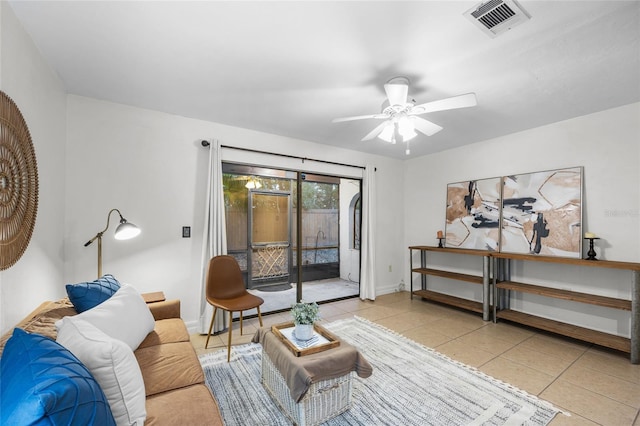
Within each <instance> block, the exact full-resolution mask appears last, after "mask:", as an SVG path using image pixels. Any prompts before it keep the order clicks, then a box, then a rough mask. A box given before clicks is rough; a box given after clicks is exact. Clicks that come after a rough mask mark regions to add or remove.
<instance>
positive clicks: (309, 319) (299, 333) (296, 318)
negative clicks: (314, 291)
mask: <svg viewBox="0 0 640 426" xmlns="http://www.w3.org/2000/svg"><path fill="white" fill-rule="evenodd" d="M291 315H292V316H293V323H294V324H295V325H296V328H295V330H294V332H293V333H294V335H295V338H296V339H298V340H309V339H311V338H312V337H313V323H314V322H316V321H317V320H319V319H320V307H319V306H318V304H317V303H316V302H313V303H308V302H304V301H302V302H299V303H294V304H293V305H291Z"/></svg>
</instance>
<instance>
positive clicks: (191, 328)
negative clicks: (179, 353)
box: [184, 320, 200, 334]
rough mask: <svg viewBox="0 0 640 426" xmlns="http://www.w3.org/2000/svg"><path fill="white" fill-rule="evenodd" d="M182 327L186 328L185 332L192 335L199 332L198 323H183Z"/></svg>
mask: <svg viewBox="0 0 640 426" xmlns="http://www.w3.org/2000/svg"><path fill="white" fill-rule="evenodd" d="M184 325H186V326H187V331H188V332H189V334H193V333H199V332H200V330H199V329H198V328H199V327H198V321H197V320H196V321H188V322H187V321H185V323H184Z"/></svg>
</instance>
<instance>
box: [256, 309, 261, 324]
mask: <svg viewBox="0 0 640 426" xmlns="http://www.w3.org/2000/svg"><path fill="white" fill-rule="evenodd" d="M256 309H258V321H260V327H262V315H260V306H256Z"/></svg>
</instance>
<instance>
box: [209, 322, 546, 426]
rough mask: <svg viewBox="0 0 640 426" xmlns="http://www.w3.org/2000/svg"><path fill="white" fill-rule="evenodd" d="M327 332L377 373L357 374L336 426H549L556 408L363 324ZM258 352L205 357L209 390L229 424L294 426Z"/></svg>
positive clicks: (332, 423) (255, 348) (332, 424)
mask: <svg viewBox="0 0 640 426" xmlns="http://www.w3.org/2000/svg"><path fill="white" fill-rule="evenodd" d="M325 327H326V328H327V329H329V330H330V331H332V332H333V333H335V334H337V335H338V336H339V337H340V338H341V339H344V340H345V341H347V342H349V343H351V344H352V345H354V346H355V347H357V348H358V349H359V350H360V352H361V353H362V354H364V356H365V357H366V358H367V360H368V361H369V362H370V363H371V365H372V366H373V375H372V376H371V377H369V378H366V379H361V378H359V377H358V376H357V375H354V378H353V380H354V383H353V405H352V407H351V409H350V410H348V411H347V412H345V413H343V414H341V415H339V416H337V417H334V418H333V419H331V420H329V421H327V422H326V423H324V424H325V425H328V426H337V425H546V424H548V423H549V422H550V421H551V420H552V419H553V417H554V416H555V415H556V414H558V412H559V410H558V409H556V408H555V407H553V406H552V405H551V404H550V403H548V402H546V401H543V400H540V399H538V398H537V397H535V396H532V395H529V394H527V393H525V392H524V391H521V390H519V389H516V388H514V387H513V386H511V385H509V384H506V383H504V382H501V381H498V380H496V379H494V378H492V377H490V376H487V375H486V374H484V373H482V372H480V371H479V370H477V369H475V368H472V367H469V366H467V365H464V364H461V363H459V362H456V361H453V360H451V359H450V358H448V357H446V356H444V355H442V354H440V353H438V352H436V351H434V350H432V349H429V348H427V347H425V346H423V345H421V344H418V343H416V342H414V341H412V340H409V339H407V338H405V337H403V336H401V335H399V334H397V333H395V332H393V331H391V330H388V329H386V328H384V327H381V326H379V325H377V324H374V323H372V322H370V321H367V320H365V319H362V318H358V317H354V318H349V319H344V320H338V321H335V322H332V323H329V324H326V325H325ZM261 351H262V349H261V347H260V345H259V344H253V343H252V344H248V345H242V346H235V347H233V348H232V353H231V362H230V363H227V351H226V349H223V350H220V351H217V352H213V353H209V354H205V355H202V356H201V357H200V362H201V364H202V367H203V369H204V372H205V379H206V383H207V386H208V387H209V389H211V391H212V392H213V394H214V396H215V397H216V399H217V400H218V404H219V405H220V411H221V413H222V417H223V418H224V421H225V423H226V424H227V425H242V426H244V425H290V424H291V423H290V422H289V421H288V420H287V418H286V416H285V415H284V414H282V413H281V412H280V410H279V409H278V406H277V405H276V404H275V403H274V402H273V401H272V399H271V397H270V396H269V394H268V393H267V392H266V391H265V390H264V388H263V387H262V385H261V384H260V369H261Z"/></svg>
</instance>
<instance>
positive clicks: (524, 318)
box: [491, 253, 640, 364]
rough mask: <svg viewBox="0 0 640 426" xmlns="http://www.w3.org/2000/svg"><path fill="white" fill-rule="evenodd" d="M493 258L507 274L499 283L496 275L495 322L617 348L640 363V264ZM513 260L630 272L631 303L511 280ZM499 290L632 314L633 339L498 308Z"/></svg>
mask: <svg viewBox="0 0 640 426" xmlns="http://www.w3.org/2000/svg"><path fill="white" fill-rule="evenodd" d="M491 257H492V258H493V259H494V260H495V261H496V262H500V261H502V262H507V263H506V264H504V265H503V266H502V268H503V269H504V270H506V271H507V273H506V275H505V277H504V279H503V280H498V279H497V277H496V275H497V274H494V277H493V300H494V301H495V303H494V305H493V320H494V321H497V320H498V318H502V319H505V320H508V321H512V322H517V323H519V324H524V325H528V326H531V327H535V328H539V329H541V330H546V331H550V332H552V333H557V334H562V335H564V336H567V337H571V338H574V339H578V340H583V341H587V342H591V343H595V344H597V345H600V346H605V347H608V348H612V349H617V350H619V351H623V352H627V353H629V354H630V360H631V363H632V364H640V263H632V262H615V261H611V260H584V259H571V258H562V257H549V256H535V255H527V254H509V253H492V254H491ZM511 261H523V262H546V263H559V264H564V265H575V266H580V267H591V268H609V269H621V270H629V271H630V272H631V280H630V281H631V286H632V287H631V288H632V290H631V300H628V299H619V298H614V297H606V296H599V295H594V294H588V293H581V292H576V291H571V290H562V289H558V288H552V287H545V286H541V285H534V284H527V283H521V282H516V281H511V277H510V274H509V271H510V269H511V268H510V263H511ZM493 267H494V270H497V269H498V268H497V266H496V265H494V266H493ZM500 289H503V290H505V291H517V292H521V293H529V294H536V295H539V296H544V297H552V298H556V299H564V300H570V301H573V302H578V303H586V304H591V305H596V306H604V307H607V308H612V309H620V310H625V311H630V312H631V336H630V338H626V337H622V336H617V335H613V334H609V333H604V332H601V331H596V330H591V329H588V328H584V327H580V326H577V325H573V324H567V323H564V322H560V321H555V320H551V319H548V318H542V317H539V316H536V315H532V314H527V313H524V312H519V311H515V310H512V309H509V308H508V307H507V308H505V309H498V307H499V306H501V294H500V293H501V292H500V291H499V290H500ZM504 300H506V301H507V302H508V300H509V298H508V297H505V298H504Z"/></svg>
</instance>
